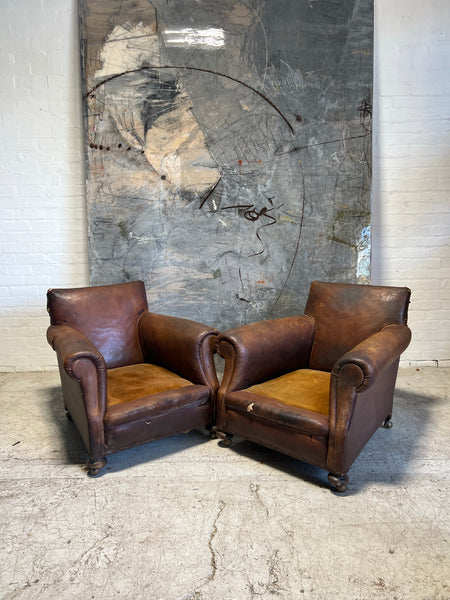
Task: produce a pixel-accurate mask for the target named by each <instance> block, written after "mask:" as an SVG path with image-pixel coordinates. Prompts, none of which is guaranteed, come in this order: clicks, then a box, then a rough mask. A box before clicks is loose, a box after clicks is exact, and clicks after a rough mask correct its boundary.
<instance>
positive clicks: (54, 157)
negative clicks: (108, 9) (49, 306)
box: [0, 0, 88, 371]
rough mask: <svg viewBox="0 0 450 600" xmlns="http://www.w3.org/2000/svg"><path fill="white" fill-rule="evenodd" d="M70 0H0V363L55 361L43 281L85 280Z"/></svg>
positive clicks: (23, 365) (74, 24)
mask: <svg viewBox="0 0 450 600" xmlns="http://www.w3.org/2000/svg"><path fill="white" fill-rule="evenodd" d="M77 10H78V8H77V2H76V0H70V1H67V0H14V1H12V0H11V1H7V0H2V2H1V3H0V72H1V83H0V236H1V242H2V246H1V254H0V339H1V340H2V341H1V344H0V370H2V371H8V370H18V371H24V370H39V369H47V368H55V366H56V362H55V353H54V352H53V350H51V348H50V347H49V346H48V344H47V342H46V340H45V330H46V328H47V326H48V315H47V312H46V297H45V294H46V291H47V289H48V288H49V287H57V286H72V285H74V286H77V285H86V284H88V261H87V240H86V216H85V208H84V207H85V202H84V169H83V164H84V163H83V146H82V129H81V97H80V93H81V92H80V84H79V79H80V72H79V58H78V57H79V45H78V44H79V43H78V16H77Z"/></svg>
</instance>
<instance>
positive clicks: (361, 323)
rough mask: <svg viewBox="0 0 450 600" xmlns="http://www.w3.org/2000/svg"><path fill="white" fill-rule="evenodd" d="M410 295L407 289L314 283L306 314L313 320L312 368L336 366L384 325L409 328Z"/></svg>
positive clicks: (328, 369)
mask: <svg viewBox="0 0 450 600" xmlns="http://www.w3.org/2000/svg"><path fill="white" fill-rule="evenodd" d="M410 295H411V291H410V290H409V289H408V288H406V287H387V286H376V285H358V284H350V283H325V282H321V281H313V282H312V284H311V289H310V291H309V297H308V300H307V303H306V307H305V314H307V315H310V316H311V317H313V319H314V324H315V337H314V342H313V346H312V350H311V357H310V368H311V369H317V370H320V371H331V369H332V368H333V365H334V363H335V362H336V361H337V360H338V359H339V358H340V357H341V356H343V355H344V354H345V353H346V352H349V351H350V350H351V349H352V348H353V347H354V346H356V345H357V344H359V343H360V342H362V341H363V340H365V339H366V338H368V337H369V336H370V335H372V334H374V333H376V332H377V331H380V329H382V327H384V326H385V325H390V324H393V323H398V324H402V323H404V324H406V322H407V315H408V305H409V297H410Z"/></svg>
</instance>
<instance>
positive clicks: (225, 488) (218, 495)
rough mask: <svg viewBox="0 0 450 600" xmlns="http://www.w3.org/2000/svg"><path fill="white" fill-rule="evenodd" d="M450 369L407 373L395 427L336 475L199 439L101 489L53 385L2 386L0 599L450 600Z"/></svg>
mask: <svg viewBox="0 0 450 600" xmlns="http://www.w3.org/2000/svg"><path fill="white" fill-rule="evenodd" d="M449 374H450V370H449V369H445V368H425V369H421V370H416V369H414V368H408V369H401V370H400V373H399V377H398V381H397V393H396V401H395V414H394V428H393V429H392V430H390V431H387V430H383V429H380V430H379V431H377V433H376V434H375V436H374V437H373V438H372V440H371V441H370V443H369V444H368V445H367V446H366V449H365V451H364V452H363V453H362V454H361V455H360V457H359V458H358V460H357V461H356V463H355V464H354V466H353V467H352V469H351V471H350V485H349V490H348V492H347V493H346V494H344V495H337V494H335V493H333V492H331V491H330V490H329V489H328V485H327V480H326V472H324V471H321V470H320V469H315V468H312V467H310V466H308V465H305V464H303V463H300V462H299V461H295V460H292V459H290V458H287V457H285V456H282V455H279V454H277V453H275V452H271V451H269V450H266V449H264V448H261V447H258V446H256V445H253V444H250V443H249V442H245V441H239V440H237V443H235V444H234V445H233V448H232V449H227V448H221V447H220V446H218V443H217V441H210V440H209V439H208V437H207V435H206V434H205V432H202V431H194V432H191V433H190V434H187V435H179V436H175V437H172V438H169V439H165V440H161V441H158V442H153V443H151V444H147V445H145V446H141V447H140V448H136V449H133V450H128V451H125V452H122V453H119V454H116V455H113V456H111V457H110V458H109V460H108V470H107V472H106V474H105V475H104V476H102V477H99V478H97V479H90V478H89V477H87V476H86V474H85V472H84V471H83V469H82V467H81V466H80V465H82V463H83V462H84V461H85V456H86V455H85V451H84V449H83V446H82V444H81V442H80V439H79V437H78V434H77V433H76V431H75V429H74V427H73V425H72V424H71V423H70V422H68V421H67V420H66V418H65V415H64V410H63V407H62V395H61V392H60V388H59V378H58V374H57V373H53V372H52V373H25V374H24V373H17V374H1V375H0V391H1V393H0V398H1V399H0V402H1V419H0V440H1V443H0V447H1V462H0V469H1V488H0V498H1V512H0V536H1V537H0V539H1V544H0V561H1V562H0V564H1V567H0V598H2V599H12V598H20V599H29V598H39V599H58V600H71V599H80V600H88V599H95V600H110V599H118V598H121V599H130V600H140V599H143V600H147V599H148V600H247V599H248V600H250V599H262V600H267V599H272V598H281V599H286V600H291V599H292V600H319V599H320V600H322V599H323V600H366V599H377V600H379V599H389V600H416V599H417V600H419V599H420V600H444V599H445V600H448V599H450V551H449V542H450V518H449V506H450V495H449V488H450V485H449V474H450V462H449V458H450V403H449V391H450V381H449Z"/></svg>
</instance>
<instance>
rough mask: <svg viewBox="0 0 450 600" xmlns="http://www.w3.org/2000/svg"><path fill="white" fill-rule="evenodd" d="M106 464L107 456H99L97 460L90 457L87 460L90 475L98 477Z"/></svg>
mask: <svg viewBox="0 0 450 600" xmlns="http://www.w3.org/2000/svg"><path fill="white" fill-rule="evenodd" d="M105 465H106V458H105V457H103V458H98V459H97V460H92V459H89V460H88V462H87V465H86V467H87V473H88V475H89V477H96V476H97V475H98V474H99V473H100V471H101V469H103V467H104V466H105Z"/></svg>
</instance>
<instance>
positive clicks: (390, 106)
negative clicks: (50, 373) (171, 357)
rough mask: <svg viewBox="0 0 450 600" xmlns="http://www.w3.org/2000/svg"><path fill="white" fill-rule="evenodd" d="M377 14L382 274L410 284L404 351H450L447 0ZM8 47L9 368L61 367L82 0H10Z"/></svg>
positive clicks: (5, 325) (3, 118)
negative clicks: (57, 340)
mask: <svg viewBox="0 0 450 600" xmlns="http://www.w3.org/2000/svg"><path fill="white" fill-rule="evenodd" d="M299 1H303V0H299ZM375 28H376V29H375V50H376V51H375V90H374V91H375V93H374V111H375V114H374V117H375V119H374V122H375V126H374V181H373V250H372V281H373V282H374V283H380V284H387V285H408V286H409V287H411V288H412V290H413V300H412V304H411V309H410V323H411V326H412V329H413V334H414V338H413V342H412V344H411V346H410V348H409V349H408V350H407V352H406V353H405V354H404V356H403V364H408V363H410V362H411V363H417V364H440V365H448V364H449V359H450V252H449V242H450V226H449V217H450V214H449V211H450V152H449V148H450V100H449V98H450V77H449V75H448V74H449V71H450V4H449V0H427V2H424V1H423V0H395V1H393V0H375ZM0 50H1V51H0V65H1V74H2V81H1V85H0V125H1V126H0V138H1V139H0V235H1V243H2V247H1V248H2V249H1V254H0V339H1V343H0V371H14V370H17V371H25V370H42V369H51V368H55V367H56V361H55V355H54V353H53V351H52V350H51V349H50V348H49V347H48V345H47V343H46V340H45V329H46V327H47V325H48V317H47V314H46V311H45V293H46V291H47V288H49V287H61V286H80V285H87V284H88V259H87V240H86V214H85V198H84V170H83V162H84V161H83V146H82V128H81V98H80V83H79V81H80V71H79V49H78V17H77V1H76V0H14V2H12V1H4V2H1V3H0Z"/></svg>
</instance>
